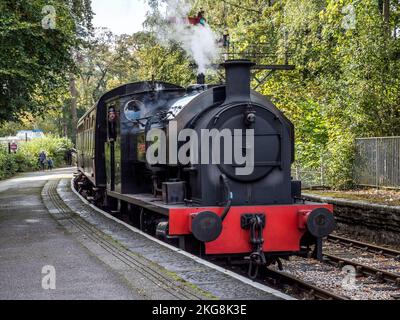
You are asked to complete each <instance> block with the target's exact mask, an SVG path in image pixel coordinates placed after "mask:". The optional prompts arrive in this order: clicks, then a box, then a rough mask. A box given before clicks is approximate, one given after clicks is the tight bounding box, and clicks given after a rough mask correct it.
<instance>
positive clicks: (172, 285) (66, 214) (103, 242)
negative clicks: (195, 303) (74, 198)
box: [42, 180, 204, 300]
mask: <svg viewBox="0 0 400 320" xmlns="http://www.w3.org/2000/svg"><path fill="white" fill-rule="evenodd" d="M58 182H59V181H58V180H54V181H50V182H48V183H47V184H46V186H45V187H44V189H43V192H42V197H47V198H48V199H49V200H50V201H51V203H52V204H53V206H54V208H53V209H52V210H54V211H51V210H49V211H51V212H53V214H54V215H56V219H57V220H67V221H68V222H69V223H71V225H72V226H73V227H74V228H76V229H77V230H79V231H80V232H82V234H83V235H84V236H85V237H87V238H89V239H90V240H91V241H93V242H94V243H95V244H97V245H98V246H100V247H101V248H102V249H103V250H105V251H106V252H108V253H109V254H111V255H112V256H114V257H115V258H116V259H118V260H119V261H120V262H122V263H123V264H125V265H126V266H127V267H129V268H133V269H134V270H136V271H137V272H138V273H139V274H140V275H141V276H143V277H144V278H146V279H148V280H149V281H151V282H152V283H154V284H155V285H156V286H159V287H161V288H163V289H164V290H165V291H166V292H168V293H169V294H171V296H173V297H175V298H176V299H179V300H180V299H185V300H186V299H190V300H193V299H195V300H198V299H203V298H204V297H202V296H201V295H198V294H196V293H195V292H194V291H192V290H191V289H190V288H189V287H187V286H185V285H179V284H178V283H176V282H174V281H171V279H170V278H169V277H168V276H167V275H165V274H163V273H162V272H160V271H159V270H157V269H156V268H154V267H152V266H151V264H149V263H146V261H143V259H141V258H140V257H138V256H136V255H134V254H133V253H131V252H130V251H129V250H128V249H126V248H124V247H121V246H120V245H118V244H117V243H116V242H115V241H113V240H112V239H111V238H109V237H107V236H106V235H105V234H103V233H102V232H101V231H99V230H98V229H97V228H96V227H94V226H92V225H91V224H90V223H88V222H87V221H85V220H84V219H82V218H81V217H79V216H78V215H77V214H76V213H74V212H72V211H71V209H70V208H69V207H68V206H67V205H66V204H65V203H64V201H63V200H62V199H61V197H60V196H59V195H58V192H57V185H58ZM55 212H57V213H55Z"/></svg>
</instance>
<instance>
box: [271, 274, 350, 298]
mask: <svg viewBox="0 0 400 320" xmlns="http://www.w3.org/2000/svg"><path fill="white" fill-rule="evenodd" d="M265 274H267V275H272V276H273V278H274V279H278V280H279V281H282V282H284V283H285V284H286V285H290V286H291V287H293V289H296V290H298V291H300V292H301V293H302V294H304V295H305V296H307V297H308V298H309V299H310V298H311V299H315V300H349V298H348V297H345V296H342V295H339V294H336V293H334V292H331V291H328V290H325V289H323V288H320V287H317V286H315V285H313V284H311V283H309V282H306V281H303V280H301V279H300V278H297V277H295V276H292V275H290V274H288V273H286V272H283V271H277V270H274V269H271V268H267V270H266V271H265Z"/></svg>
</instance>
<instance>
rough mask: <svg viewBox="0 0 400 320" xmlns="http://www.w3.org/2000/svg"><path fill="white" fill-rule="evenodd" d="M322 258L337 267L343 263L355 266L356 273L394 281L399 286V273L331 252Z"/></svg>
mask: <svg viewBox="0 0 400 320" xmlns="http://www.w3.org/2000/svg"><path fill="white" fill-rule="evenodd" d="M324 260H325V262H326V263H333V264H335V265H336V266H337V267H343V266H345V265H351V266H353V267H355V268H356V271H357V273H358V274H363V275H366V276H372V277H375V278H376V279H378V280H382V281H385V282H389V283H394V284H395V285H397V286H400V274H396V273H392V272H388V271H385V270H381V269H377V268H374V267H370V266H367V265H365V264H362V263H358V262H356V261H352V260H349V259H345V258H342V257H338V256H335V255H331V254H324Z"/></svg>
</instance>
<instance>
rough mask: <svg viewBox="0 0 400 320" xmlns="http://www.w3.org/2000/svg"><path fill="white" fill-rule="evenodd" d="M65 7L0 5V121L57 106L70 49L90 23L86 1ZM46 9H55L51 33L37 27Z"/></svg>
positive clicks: (8, 0)
mask: <svg viewBox="0 0 400 320" xmlns="http://www.w3.org/2000/svg"><path fill="white" fill-rule="evenodd" d="M70 2H71V1H62V0H49V1H48V0H30V1H14V0H2V1H1V2H0V43H1V50H0V122H4V121H6V120H18V118H19V117H20V116H21V114H24V113H25V112H29V113H34V114H40V113H43V112H44V111H46V110H48V109H49V108H56V107H59V106H61V105H62V101H61V99H60V98H61V97H62V95H63V94H65V92H66V91H67V85H68V81H67V79H68V74H69V72H72V71H74V61H73V57H72V55H71V50H72V49H73V48H75V47H76V46H77V45H78V43H79V38H80V37H81V36H83V35H84V34H85V29H87V28H90V20H91V10H90V1H89V0H77V1H75V0H74V1H72V2H71V8H70V7H69V3H70ZM46 5H52V6H53V7H54V8H55V14H56V16H55V17H56V20H55V21H56V27H55V29H46V28H43V27H42V20H43V19H44V18H45V16H46V12H43V11H42V10H43V8H44V7H45V6H46Z"/></svg>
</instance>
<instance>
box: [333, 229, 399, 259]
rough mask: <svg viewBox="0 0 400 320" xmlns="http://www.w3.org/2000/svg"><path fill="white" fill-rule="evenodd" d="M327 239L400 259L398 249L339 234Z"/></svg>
mask: <svg viewBox="0 0 400 320" xmlns="http://www.w3.org/2000/svg"><path fill="white" fill-rule="evenodd" d="M327 240H328V241H329V242H332V243H335V244H341V245H344V246H347V247H350V248H358V249H362V250H364V251H368V252H371V253H374V254H379V255H383V256H386V257H389V258H395V259H396V260H399V261H400V251H397V250H393V249H390V248H385V247H381V246H377V245H373V244H369V243H365V242H361V241H357V240H353V239H349V238H345V237H341V236H337V235H329V236H328V237H327Z"/></svg>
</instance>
